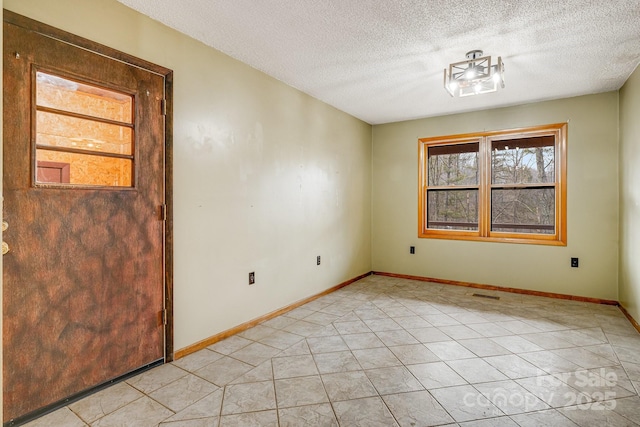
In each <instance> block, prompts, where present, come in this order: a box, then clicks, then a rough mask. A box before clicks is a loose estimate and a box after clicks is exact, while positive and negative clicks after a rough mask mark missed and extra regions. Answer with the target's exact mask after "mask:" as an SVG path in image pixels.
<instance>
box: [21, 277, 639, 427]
mask: <svg viewBox="0 0 640 427" xmlns="http://www.w3.org/2000/svg"><path fill="white" fill-rule="evenodd" d="M474 293H481V294H484V295H495V296H499V297H500V300H498V301H496V300H492V299H487V298H480V297H475V296H473V294H474ZM639 391H640V335H639V334H638V332H637V331H636V330H635V329H634V328H633V327H632V326H631V324H630V323H629V322H628V321H627V320H626V318H625V317H624V316H623V315H622V313H621V312H620V311H619V309H618V308H616V307H611V306H604V305H597V304H590V303H581V302H575V301H566V300H556V299H549V298H541V297H533V296H525V295H518V294H510V293H504V292H490V291H481V290H476V289H470V288H464V287H456V286H447V285H440V284H433V283H424V282H417V281H411V280H404V279H395V278H389V277H384V276H370V277H367V278H365V279H363V280H360V281H359V282H357V283H354V284H352V285H350V286H348V287H345V288H343V289H341V290H339V291H337V292H334V293H332V294H330V295H327V296H324V297H322V298H319V299H317V300H315V301H313V302H310V303H308V304H306V305H304V306H303V307H300V308H297V309H295V310H293V311H290V312H289V313H287V314H285V315H283V316H280V317H277V318H275V319H271V320H269V321H266V322H264V323H263V324H261V325H258V326H256V327H254V328H252V329H249V330H247V331H245V332H242V333H240V334H238V335H236V336H233V337H231V338H228V339H226V340H224V341H221V342H219V343H216V344H214V345H212V346H210V347H209V348H207V349H204V350H201V351H199V352H197V353H194V354H191V355H189V356H187V357H184V358H182V359H180V360H177V361H175V362H174V363H170V364H166V365H163V366H160V367H157V368H154V369H153V370H151V371H148V372H146V373H143V374H141V375H139V376H137V377H134V378H131V379H130V380H128V381H126V382H123V383H120V384H117V385H114V386H112V387H110V388H108V389H106V390H103V391H101V392H99V393H96V394H94V395H92V396H89V397H87V398H85V399H83V400H81V401H79V402H76V403H73V404H72V405H69V406H68V407H65V408H63V409H60V410H58V411H56V412H54V413H51V414H49V415H47V416H45V417H42V418H40V419H38V420H36V421H33V422H32V423H30V424H28V426H29V427H40V426H87V425H89V426H96V427H109V426H136V427H144V426H150V427H151V426H163V427H177V426H181V427H183V426H184V427H205V426H206V427H229V426H243V427H244V426H283V427H284V426H295V427H299V426H338V425H340V426H366V427H374V426H445V425H446V426H456V425H457V426H521V427H530V426H554V427H558V426H576V425H578V426H639V425H640V397H639V395H638V392H639Z"/></svg>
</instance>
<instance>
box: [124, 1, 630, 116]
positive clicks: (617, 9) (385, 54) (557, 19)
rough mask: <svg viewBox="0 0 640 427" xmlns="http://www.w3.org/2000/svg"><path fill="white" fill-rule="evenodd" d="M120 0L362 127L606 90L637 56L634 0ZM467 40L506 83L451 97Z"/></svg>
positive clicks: (619, 80)
mask: <svg viewBox="0 0 640 427" xmlns="http://www.w3.org/2000/svg"><path fill="white" fill-rule="evenodd" d="M119 1H120V2H121V3H123V4H125V5H127V6H129V7H131V8H133V9H135V10H138V11H139V12H141V13H143V14H145V15H148V16H150V17H151V18H153V19H156V20H158V21H160V22H162V23H164V24H165V25H168V26H169V27H172V28H174V29H176V30H178V31H180V32H183V33H185V34H187V35H189V36H191V37H193V38H196V39H198V40H200V41H202V42H204V43H205V44H207V45H209V46H212V47H214V48H216V49H218V50H220V51H222V52H225V53H226V54H228V55H230V56H232V57H234V58H236V59H238V60H240V61H242V62H244V63H246V64H249V65H250V66H252V67H254V68H257V69H259V70H261V71H264V72H265V73H267V74H269V75H271V76H273V77H275V78H277V79H279V80H281V81H283V82H285V83H287V84H288V85H290V86H293V87H295V88H297V89H300V90H301V91H303V92H306V93H308V94H309V95H311V96H313V97H315V98H318V99H320V100H322V101H324V102H326V103H328V104H330V105H333V106H334V107H336V108H338V109H340V110H342V111H345V112H347V113H349V114H351V115H353V116H355V117H358V118H360V119H362V120H364V121H366V122H368V123H371V124H379V123H387V122H395V121H401V120H408V119H414V118H421V117H429V116H438V115H444V114H451V113H458V112H464V111H472V110H478V109H484V108H494V107H500V106H507V105H515V104H523V103H528V102H534V101H540V100H547V99H556V98H565V97H570V96H577V95H583V94H590V93H598V92H605V91H611V90H616V89H619V88H620V87H621V86H622V84H624V82H625V80H626V79H627V78H628V77H629V75H630V74H631V73H632V72H633V70H634V69H635V67H636V66H637V65H638V62H640V0H611V1H604V0H457V1H456V0H269V1H266V0H119ZM473 49H482V50H484V53H485V55H492V56H494V57H495V56H502V59H503V61H504V63H505V84H506V87H505V89H502V90H498V92H495V93H490V94H483V95H477V96H471V97H466V98H451V97H450V96H449V94H448V93H447V92H446V91H445V90H444V88H443V69H444V68H445V67H446V66H448V64H449V63H451V62H457V61H461V60H464V59H465V53H466V52H467V51H469V50H473Z"/></svg>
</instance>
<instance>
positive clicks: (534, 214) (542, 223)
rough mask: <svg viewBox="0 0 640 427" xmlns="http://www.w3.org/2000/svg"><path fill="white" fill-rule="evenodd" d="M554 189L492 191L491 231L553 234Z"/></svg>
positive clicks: (554, 212)
mask: <svg viewBox="0 0 640 427" xmlns="http://www.w3.org/2000/svg"><path fill="white" fill-rule="evenodd" d="M555 214H556V208H555V189H554V188H522V189H504V190H503V189H493V190H491V230H492V231H501V232H512V233H541V234H553V233H554V232H555Z"/></svg>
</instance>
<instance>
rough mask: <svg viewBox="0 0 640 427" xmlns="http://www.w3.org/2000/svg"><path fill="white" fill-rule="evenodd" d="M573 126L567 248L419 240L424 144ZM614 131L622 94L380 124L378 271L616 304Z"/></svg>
mask: <svg viewBox="0 0 640 427" xmlns="http://www.w3.org/2000/svg"><path fill="white" fill-rule="evenodd" d="M488 96H491V95H488ZM460 102H464V100H463V99H460ZM567 121H568V122H569V126H568V166H567V168H568V190H567V191H568V209H567V221H568V227H567V233H568V245H567V246H566V247H551V246H539V245H522V244H507V243H488V242H473V241H452V240H437V239H418V238H417V233H418V217H417V215H418V212H417V211H418V160H417V154H418V143H417V140H418V138H421V137H430V136H438V135H450V134H459V133H467V132H478V131H485V130H499V129H511V128H518V127H525V126H534V125H542V124H550V123H560V122H567ZM617 129H618V94H617V92H611V93H604V94H599V95H591V96H582V97H577V98H570V99H562V100H558V101H549V102H541V103H536V104H528V105H522V106H517V107H510V108H501V109H495V110H485V111H479V112H474V113H467V114H458V115H450V116H444V117H435V118H428V119H422V120H414V121H408V122H401V123H393V124H387V125H379V126H374V127H373V166H372V167H373V171H374V174H373V203H372V210H373V226H372V247H373V252H372V253H373V255H372V263H373V269H374V270H375V271H384V272H390V273H402V274H410V275H417V276H426V277H434V278H440V279H449V280H458V281H466V282H474V283H483V284H491V285H497V286H505V287H515V288H522V289H532V290H537V291H544V292H556V293H563V294H571V295H580V296H587V297H594V298H604V299H612V300H616V299H617V298H618V289H617V288H618V286H617V273H618V191H617V186H618V169H617V165H618V154H617V153H618V130H617ZM409 246H415V247H416V254H415V255H410V254H409ZM571 257H579V258H580V267H579V268H577V269H576V268H571V267H570V258H571Z"/></svg>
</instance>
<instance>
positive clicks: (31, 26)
mask: <svg viewBox="0 0 640 427" xmlns="http://www.w3.org/2000/svg"><path fill="white" fill-rule="evenodd" d="M3 21H4V22H7V23H9V24H13V25H16V26H18V27H22V28H24V29H26V30H29V31H33V32H35V33H38V34H41V35H43V36H45V37H49V38H52V39H55V40H58V41H60V42H63V43H67V44H69V45H72V46H76V47H79V48H82V49H86V50H88V51H91V52H94V53H97V54H99V55H103V56H106V57H108V58H111V59H114V60H116V61H120V62H124V63H126V64H129V65H132V66H134V67H138V68H141V69H143V70H146V71H148V72H151V73H154V74H157V75H160V76H161V77H163V78H164V107H163V109H164V111H165V112H166V113H165V124H164V188H165V193H164V203H165V214H164V216H165V232H164V245H163V250H164V259H163V263H164V265H163V268H164V310H165V313H166V314H165V325H164V362H165V363H168V362H171V361H173V353H174V346H173V71H172V70H170V69H168V68H165V67H162V66H160V65H156V64H153V63H151V62H148V61H145V60H144V59H140V58H136V57H134V56H132V55H129V54H127V53H124V52H121V51H119V50H116V49H113V48H110V47H108V46H105V45H103V44H100V43H96V42H94V41H91V40H89V39H86V38H84V37H80V36H77V35H75V34H71V33H68V32H66V31H63V30H60V29H58V28H55V27H52V26H50V25H48V24H44V23H42V22H39V21H36V20H33V19H31V18H27V17H25V16H23V15H19V14H17V13H15V12H12V11H9V10H6V9H3Z"/></svg>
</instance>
